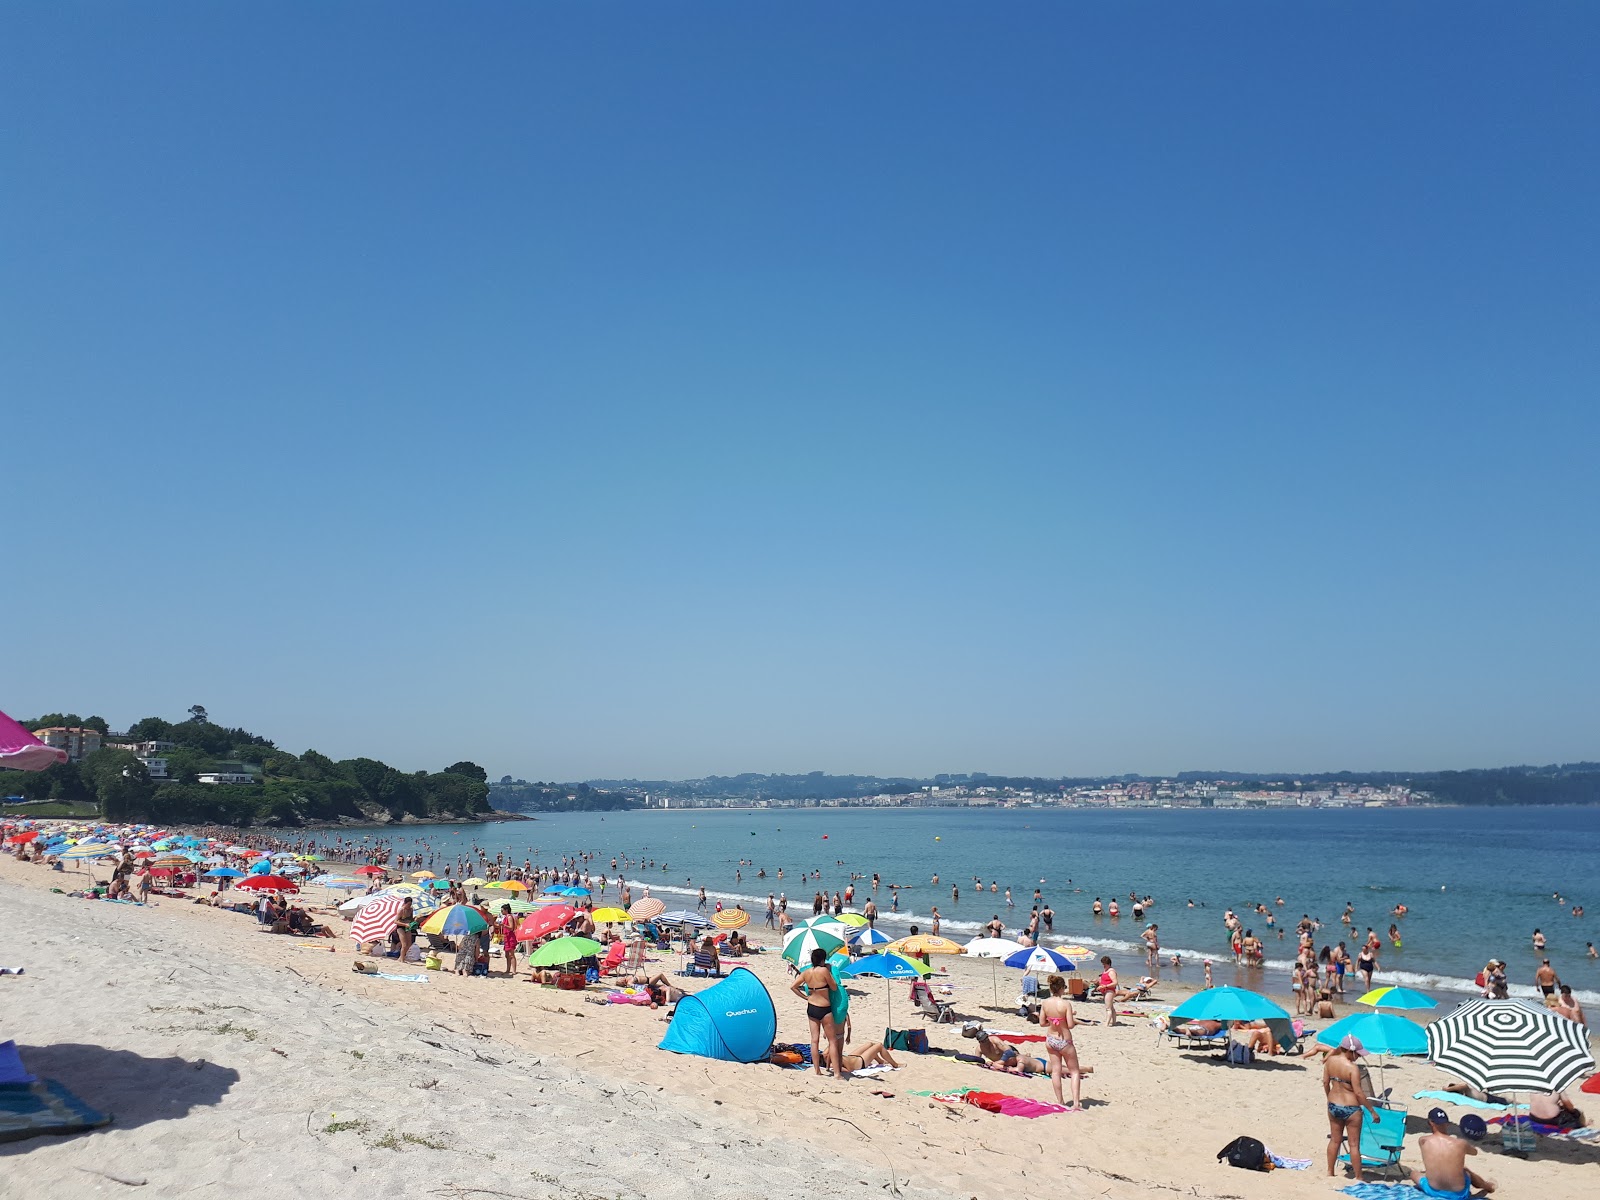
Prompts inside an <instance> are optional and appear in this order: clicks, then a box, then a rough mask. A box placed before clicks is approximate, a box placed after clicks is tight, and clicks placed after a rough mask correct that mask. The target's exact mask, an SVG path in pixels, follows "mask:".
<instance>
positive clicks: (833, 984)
mask: <svg viewBox="0 0 1600 1200" xmlns="http://www.w3.org/2000/svg"><path fill="white" fill-rule="evenodd" d="M827 962H828V952H827V951H826V950H824V949H823V948H822V947H821V946H818V947H816V948H815V949H813V950H812V951H811V965H810V966H809V967H807V968H806V969H805V970H804V971H801V972H800V975H799V977H798V978H796V979H795V981H794V984H793V985H792V986H791V987H790V989H789V990H790V991H792V992H793V993H794V994H795V995H796V996H799V997H800V998H801V999H803V1000H804V1001H805V1002H806V1020H807V1021H809V1022H810V1023H811V1070H812V1071H813V1072H814V1073H815V1074H817V1075H821V1074H822V1055H821V1053H820V1051H819V1050H818V1045H819V1043H820V1042H821V1041H822V1035H823V1034H824V1033H826V1034H827V1035H828V1058H829V1059H830V1060H831V1061H832V1063H833V1072H832V1073H833V1077H834V1078H835V1079H848V1078H849V1076H848V1075H846V1074H845V1070H844V1063H843V1061H842V1059H843V1055H842V1054H841V1053H840V1048H839V1041H840V1032H839V1028H838V1026H837V1025H835V1024H834V1020H833V1005H832V1003H831V997H830V995H829V993H830V992H833V991H836V990H837V989H838V987H839V983H838V981H837V980H836V979H834V977H833V972H832V971H830V970H828V967H827ZM819 1001H820V1002H819Z"/></svg>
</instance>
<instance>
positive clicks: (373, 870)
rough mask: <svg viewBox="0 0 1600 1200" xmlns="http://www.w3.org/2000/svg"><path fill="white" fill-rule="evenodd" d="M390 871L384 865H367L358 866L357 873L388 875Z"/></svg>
mask: <svg viewBox="0 0 1600 1200" xmlns="http://www.w3.org/2000/svg"><path fill="white" fill-rule="evenodd" d="M388 873H389V872H388V871H387V870H385V869H384V868H383V867H374V866H366V867H357V868H356V874H357V875H387V874H388Z"/></svg>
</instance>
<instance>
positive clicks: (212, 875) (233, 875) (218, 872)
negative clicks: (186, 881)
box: [201, 867, 244, 879]
mask: <svg viewBox="0 0 1600 1200" xmlns="http://www.w3.org/2000/svg"><path fill="white" fill-rule="evenodd" d="M201 878H203V879H243V878H244V872H243V871H241V870H239V869H238V868H237V867H212V868H211V870H209V871H207V872H206V873H205V874H204V875H203V876H202V877H201Z"/></svg>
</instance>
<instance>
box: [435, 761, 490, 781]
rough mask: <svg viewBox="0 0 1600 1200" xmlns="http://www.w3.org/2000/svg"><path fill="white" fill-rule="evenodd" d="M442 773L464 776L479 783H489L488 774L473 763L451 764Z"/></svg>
mask: <svg viewBox="0 0 1600 1200" xmlns="http://www.w3.org/2000/svg"><path fill="white" fill-rule="evenodd" d="M444 773H445V774H446V775H465V776H467V777H468V778H470V779H476V780H477V781H478V782H479V783H488V782H489V772H487V771H485V770H484V769H483V768H482V767H480V766H479V765H478V764H477V763H475V762H458V763H451V764H450V765H449V766H448V767H446V768H445V769H444Z"/></svg>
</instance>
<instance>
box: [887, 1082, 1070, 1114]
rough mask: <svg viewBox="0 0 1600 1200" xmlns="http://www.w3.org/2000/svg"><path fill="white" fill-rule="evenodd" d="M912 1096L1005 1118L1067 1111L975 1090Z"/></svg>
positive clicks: (1058, 1106) (1048, 1105) (923, 1093)
mask: <svg viewBox="0 0 1600 1200" xmlns="http://www.w3.org/2000/svg"><path fill="white" fill-rule="evenodd" d="M907 1094H908V1095H912V1096H927V1097H928V1098H929V1099H930V1100H937V1101H938V1102H939V1103H940V1104H971V1105H973V1106H974V1107H977V1108H981V1109H983V1110H984V1111H985V1112H992V1113H999V1114H1000V1115H1002V1116H1007V1117H1043V1116H1048V1115H1049V1114H1051V1113H1063V1112H1067V1111H1069V1110H1068V1109H1066V1108H1063V1107H1062V1106H1061V1105H1059V1104H1042V1103H1040V1102H1039V1101H1037V1100H1029V1099H1026V1098H1025V1097H1023V1096H1008V1095H1006V1094H1005V1093H1004V1092H983V1091H979V1090H978V1089H977V1088H957V1089H955V1090H954V1091H948V1092H909V1093H907Z"/></svg>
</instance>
